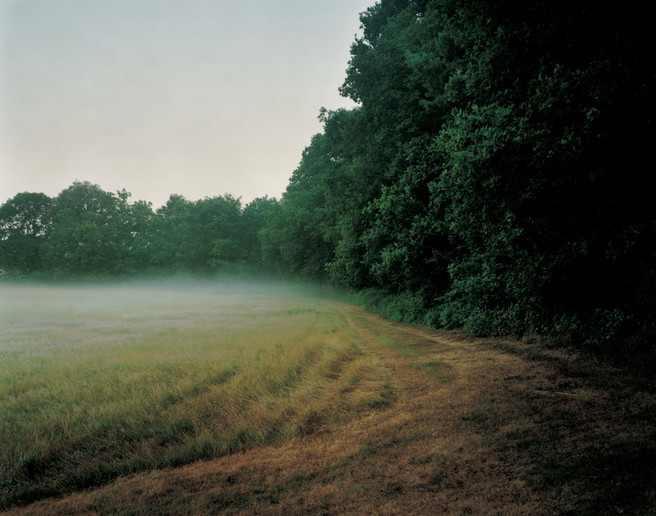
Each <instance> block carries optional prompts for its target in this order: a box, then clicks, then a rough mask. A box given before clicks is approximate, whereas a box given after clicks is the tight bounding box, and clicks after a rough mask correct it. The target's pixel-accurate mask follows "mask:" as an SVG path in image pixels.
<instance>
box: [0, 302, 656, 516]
mask: <svg viewBox="0 0 656 516" xmlns="http://www.w3.org/2000/svg"><path fill="white" fill-rule="evenodd" d="M319 307H320V308H318V309H317V313H319V312H320V313H322V314H324V315H323V317H326V316H329V318H332V321H333V323H332V327H334V326H335V324H334V323H335V321H342V323H343V325H342V326H341V327H340V329H339V333H340V334H341V335H342V336H343V337H344V336H346V335H348V336H349V339H348V341H349V344H348V346H347V348H346V349H347V350H345V351H344V354H341V355H340V354H339V353H332V352H331V353H329V358H327V359H325V360H323V361H320V362H317V363H318V364H319V363H320V364H321V365H319V366H318V367H316V368H315V371H316V373H315V374H314V375H313V376H314V377H315V378H322V381H321V382H319V383H320V387H317V384H315V383H314V381H313V382H308V383H305V384H303V382H300V383H299V385H305V388H303V387H298V388H295V389H293V390H292V391H290V394H289V395H287V396H283V398H285V401H281V399H280V398H281V396H280V393H277V394H276V393H275V392H274V393H273V394H272V395H271V396H270V397H264V398H263V399H262V400H260V401H258V402H256V403H253V402H252V401H249V399H250V398H249V395H247V394H244V395H243V397H242V398H241V402H243V403H246V404H247V405H248V406H249V407H251V408H250V409H249V410H247V411H246V412H242V414H243V418H244V419H243V423H244V424H246V423H248V422H249V421H251V422H252V421H256V422H257V424H256V425H255V426H254V427H253V428H260V427H266V425H270V426H269V428H285V427H286V425H287V428H289V425H290V422H292V423H291V424H292V425H296V426H294V427H293V428H295V430H292V431H285V432H283V435H282V436H280V438H279V439H278V440H275V441H274V442H270V443H266V442H263V441H253V442H250V443H247V444H246V445H244V446H243V447H241V448H240V449H239V451H236V452H233V453H230V454H229V455H225V456H221V457H218V458H215V459H212V460H202V461H196V462H192V463H190V464H187V465H184V466H181V467H164V468H160V469H153V470H150V471H144V472H137V473H133V474H128V475H124V476H121V477H120V478H118V479H117V480H115V481H113V482H111V483H108V484H107V485H104V486H102V487H100V488H97V489H93V490H87V491H82V492H78V493H74V494H70V495H68V496H65V497H63V498H59V499H47V500H42V501H39V502H37V503H35V504H33V505H30V506H26V507H22V508H13V509H11V510H10V511H9V512H10V513H17V514H81V513H91V514H94V513H95V514H112V513H119V514H152V513H156V514H215V513H224V514H335V513H338V514H442V513H446V514H503V515H513V514H654V513H655V511H654V507H656V439H654V437H655V436H656V394H655V391H654V386H653V384H648V383H646V382H645V381H643V380H639V379H636V378H633V377H631V376H630V375H629V374H627V373H626V372H623V371H619V370H616V369H613V368H611V367H608V366H605V365H603V364H599V363H596V362H595V361H593V360H591V359H587V358H585V357H582V356H577V355H575V354H568V353H565V352H563V351H557V350H547V349H537V348H536V347H535V346H534V345H531V344H527V343H522V342H511V341H504V340H481V339H473V338H469V337H468V336H465V335H462V334H459V333H457V332H439V331H430V330H425V329H418V328H411V327H407V326H404V325H399V324H394V323H390V322H388V321H385V320H383V319H381V318H379V317H376V316H374V315H372V314H369V313H367V312H365V311H363V310H362V309H359V308H356V307H352V306H348V305H343V304H338V303H328V302H323V303H321V304H320V305H319ZM317 313H315V312H307V313H304V314H299V315H301V316H303V317H306V316H308V317H309V318H310V320H311V318H312V317H315V316H317ZM340 314H341V315H340ZM299 321H301V320H300V319H297V320H296V322H299ZM308 322H309V320H305V322H304V323H303V324H307V323H308ZM307 328H308V331H307V332H306V333H304V334H303V332H302V331H301V334H303V335H304V336H305V337H304V338H305V339H311V338H313V336H316V333H315V332H316V331H317V327H316V326H312V325H311V324H310V325H309V326H307ZM333 329H334V328H333ZM297 330H298V331H300V330H299V328H298V327H297ZM332 334H333V333H331V332H330V331H328V332H326V335H332ZM301 340H303V339H300V340H299V341H297V342H301ZM333 345H334V343H333ZM285 353H298V355H296V357H295V358H294V359H293V360H292V362H293V363H298V362H299V361H301V362H302V358H301V357H303V356H305V355H304V353H303V352H302V351H299V350H296V347H294V348H293V349H292V348H288V349H287V350H286V351H285ZM265 364H266V362H262V368H261V369H258V370H257V374H254V375H253V376H252V380H251V381H255V378H257V377H258V376H261V375H262V374H265V373H266V369H267V366H266V365H265ZM251 388H252V387H249V384H248V383H244V384H241V385H239V384H235V391H234V396H235V397H237V398H239V392H253V391H252V390H249V389H251ZM272 414H278V417H277V418H276V417H274V418H273V419H270V418H271V417H272ZM268 418H269V419H268Z"/></svg>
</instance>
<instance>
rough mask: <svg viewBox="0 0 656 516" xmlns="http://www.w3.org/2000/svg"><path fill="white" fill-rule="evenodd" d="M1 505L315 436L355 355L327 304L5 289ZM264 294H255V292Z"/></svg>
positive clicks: (200, 290)
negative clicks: (339, 376) (339, 371)
mask: <svg viewBox="0 0 656 516" xmlns="http://www.w3.org/2000/svg"><path fill="white" fill-rule="evenodd" d="M0 289H1V290H0V292H1V297H0V298H1V299H2V306H1V310H2V326H1V329H0V343H1V344H0V466H1V470H0V489H1V490H0V493H1V494H0V504H1V505H0V507H1V506H7V505H10V504H16V503H25V502H29V501H33V500H36V499H39V498H43V497H45V496H53V495H58V494H61V493H65V492H70V491H73V490H76V489H81V488H86V487H89V486H96V485H100V484H102V483H104V482H107V481H108V480H111V479H112V478H115V477H117V476H119V475H125V474H129V473H134V472H136V471H142V470H146V469H154V468H162V467H165V466H175V465H179V464H185V463H188V462H190V461H193V460H195V459H200V458H207V457H213V456H220V455H225V454H228V453H233V452H235V451H238V450H242V449H244V448H246V447H248V446H252V445H254V444H262V443H268V442H272V441H275V440H278V439H281V438H284V437H289V436H291V435H302V434H305V433H308V432H310V431H312V429H313V428H314V427H315V426H316V425H318V424H319V423H320V422H321V421H327V420H330V419H339V418H343V417H346V414H347V413H348V412H349V411H353V410H356V411H357V410H358V407H359V406H362V407H366V406H367V404H368V403H372V400H373V402H375V401H376V400H377V399H378V397H377V396H378V393H379V392H382V390H383V388H384V386H383V383H384V382H383V381H380V382H378V383H377V382H372V383H371V384H370V386H369V387H370V389H369V391H368V392H367V393H365V395H364V396H363V398H362V399H359V400H349V399H347V398H342V400H341V402H340V403H333V400H334V397H335V395H336V393H337V392H339V391H340V390H348V389H349V382H360V381H361V380H362V379H363V378H365V377H366V376H367V375H368V374H371V373H372V372H373V373H375V371H371V372H368V371H364V370H361V371H358V372H357V375H356V374H355V372H354V374H352V375H351V376H349V377H348V378H345V379H343V381H342V382H335V381H334V380H335V371H336V370H337V369H339V368H342V367H343V366H344V364H346V363H348V362H349V361H351V360H352V359H353V358H354V357H355V356H357V354H358V353H359V346H358V339H357V338H356V337H355V336H354V335H353V333H352V332H351V331H350V330H349V328H348V327H347V325H346V324H345V322H344V319H343V317H342V316H341V315H340V314H339V312H337V311H336V310H334V309H330V308H327V307H325V306H324V305H323V304H322V302H321V301H320V300H319V299H318V298H316V297H311V296H308V295H303V294H302V293H301V292H299V291H289V290H287V289H285V290H283V289H280V288H278V289H276V288H274V289H273V290H269V291H268V293H267V289H266V288H264V289H261V288H254V287H248V286H238V287H236V286H235V285H231V286H227V285H219V284H212V285H209V286H208V285H202V284H200V283H195V284H176V283H169V284H145V283H143V284H132V285H122V286H116V287H107V286H103V287H98V286H95V287H94V286H88V287H80V286H77V287H67V288H66V287H65V288H62V287H43V286H17V285H2V286H0ZM262 292H263V293H262Z"/></svg>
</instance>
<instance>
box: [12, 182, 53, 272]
mask: <svg viewBox="0 0 656 516" xmlns="http://www.w3.org/2000/svg"><path fill="white" fill-rule="evenodd" d="M51 203H52V199H50V198H49V197H48V196H47V195H45V194H42V193H28V192H23V193H19V194H17V195H15V196H14V197H13V198H12V199H9V200H8V201H7V202H6V203H4V204H3V205H2V206H0V269H2V271H4V272H5V273H11V272H23V271H25V272H32V271H36V270H39V269H40V268H41V266H42V262H41V254H40V252H39V248H40V247H41V244H42V243H43V241H44V238H45V235H46V233H47V231H48V229H49V227H50V224H51V220H50V205H51Z"/></svg>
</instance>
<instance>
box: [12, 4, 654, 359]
mask: <svg viewBox="0 0 656 516" xmlns="http://www.w3.org/2000/svg"><path fill="white" fill-rule="evenodd" d="M654 11H655V8H654V5H653V3H652V2H646V1H637V2H617V3H614V4H610V5H609V4H602V3H599V2H594V1H592V0H569V1H567V2H565V1H560V0H557V1H553V0H552V1H546V0H538V1H535V2H520V1H516V0H515V1H513V0H500V1H497V2H487V1H482V0H381V1H379V2H377V3H375V4H374V5H373V6H372V7H370V8H368V9H367V10H366V11H365V12H363V13H362V14H361V17H360V20H361V29H362V34H361V36H359V37H356V39H355V41H354V42H353V43H352V45H351V58H350V61H349V63H348V67H347V69H346V74H345V80H344V83H343V84H342V85H341V87H340V92H341V93H342V95H344V96H345V97H348V98H351V99H352V100H354V101H355V102H356V103H357V106H358V107H356V108H354V109H349V110H346V109H341V110H337V111H329V110H326V109H321V111H320V113H319V118H320V120H321V122H322V124H323V131H322V132H321V133H319V134H316V135H315V136H314V137H313V138H312V140H311V142H310V143H309V145H308V146H307V148H305V150H304V151H303V152H302V156H301V157H300V163H299V165H298V167H297V168H296V170H294V171H293V174H292V175H291V178H290V181H289V184H288V186H287V188H286V190H285V192H284V193H283V194H282V196H281V198H280V199H276V198H270V197H263V198H258V199H255V200H253V201H251V202H249V203H248V204H246V205H243V204H242V202H241V200H240V199H239V198H238V197H234V196H232V195H229V194H225V195H220V196H215V197H207V198H205V199H201V200H198V201H189V200H187V199H185V198H184V197H182V196H179V195H175V194H174V195H171V196H170V198H169V200H168V202H167V203H166V204H165V205H164V206H162V207H161V208H158V209H156V210H153V209H152V206H151V205H150V204H148V203H146V202H144V201H139V200H137V201H132V200H131V196H130V194H129V193H128V192H127V191H125V190H122V191H118V192H106V191H104V190H102V189H101V188H100V187H99V186H97V185H94V184H91V183H89V182H84V181H78V182H75V183H74V184H72V185H71V186H69V187H68V188H66V189H65V190H63V191H62V192H61V193H60V194H59V195H57V196H56V197H54V198H51V197H48V196H47V195H45V194H42V193H30V192H23V193H19V194H17V195H16V196H15V197H13V198H12V199H9V200H7V201H6V202H5V203H4V204H3V205H2V206H1V207H0V269H1V272H2V275H3V276H4V277H16V276H18V277H25V276H27V277H35V278H55V279H57V278H70V277H74V276H79V275H86V276H93V277H105V276H107V277H110V276H116V275H119V276H120V275H135V274H144V273H146V274H148V273H150V274H168V273H171V272H178V271H185V272H191V273H195V274H202V275H219V274H220V275H246V274H259V273H267V274H276V275H278V276H280V277H285V278H288V277H293V278H303V279H307V280H311V281H315V282H318V283H325V284H332V285H337V286H340V287H345V288H348V289H350V290H352V291H353V292H356V293H357V299H358V300H359V302H360V303H362V304H364V305H365V306H367V307H369V308H371V309H373V310H375V311H378V312H380V313H381V314H383V315H385V316H387V317H390V318H393V319H395V320H402V321H406V322H411V323H416V324H422V325H427V326H431V327H437V328H460V329H463V330H465V331H468V332H472V333H474V334H476V335H539V336H546V337H549V338H553V339H555V341H557V342H559V343H561V344H564V345H574V346H578V347H581V348H584V349H587V350H590V351H593V352H597V353H602V354H607V355H610V356H613V357H615V358H617V359H621V360H632V359H634V358H635V357H644V356H645V355H646V354H647V355H651V356H653V354H654V353H655V352H656V176H655V175H654V171H653V163H652V159H653V158H652V148H653V142H654V141H655V136H656V135H655V131H654V107H655V99H656V96H655V95H654V92H655V87H656V68H655V67H654V62H656V61H655V59H654V57H655V56H654V51H653V48H652V45H651V44H650V43H651V41H650V40H651V39H652V37H651V35H652V32H653V28H652V26H651V25H652V24H653V20H654V19H655V17H654V14H655V12H654ZM290 172H291V171H290ZM652 363H653V362H652Z"/></svg>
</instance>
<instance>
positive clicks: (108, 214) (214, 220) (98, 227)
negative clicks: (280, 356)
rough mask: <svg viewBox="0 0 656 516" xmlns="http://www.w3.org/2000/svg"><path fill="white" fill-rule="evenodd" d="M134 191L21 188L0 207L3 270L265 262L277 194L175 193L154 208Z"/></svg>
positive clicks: (131, 269) (115, 271)
mask: <svg viewBox="0 0 656 516" xmlns="http://www.w3.org/2000/svg"><path fill="white" fill-rule="evenodd" d="M130 197H131V196H130V194H129V193H128V192H126V191H125V190H122V191H118V192H115V193H113V192H107V191H104V190H103V189H102V188H100V187H99V186H98V185H95V184H92V183H89V182H86V181H84V182H80V181H76V182H74V183H73V184H72V185H71V186H70V187H68V188H66V189H65V190H63V191H62V192H61V193H60V194H59V195H57V196H56V197H55V198H50V197H48V196H47V195H45V194H42V193H29V192H23V193H19V194H17V195H16V196H14V197H13V198H12V199H10V200H8V201H7V202H6V203H5V204H3V205H2V206H0V268H1V269H2V271H3V273H4V274H5V275H8V276H15V275H26V274H32V275H35V274H36V275H37V276H40V277H50V278H67V277H74V276H79V275H87V276H91V277H102V276H115V275H131V274H137V273H140V274H144V273H156V274H165V273H173V272H187V273H195V274H210V273H213V274H217V273H219V274H235V273H243V272H246V271H250V270H254V269H258V270H259V269H261V268H263V263H262V259H261V252H260V245H259V241H258V236H257V234H258V232H259V231H260V229H261V228H262V227H263V226H264V224H265V222H266V220H267V216H268V212H269V211H270V210H271V207H272V206H273V205H275V204H276V202H277V201H276V200H275V199H269V198H268V197H263V198H257V199H255V200H253V201H252V202H250V203H248V204H247V205H246V206H242V203H241V201H240V200H239V199H237V198H235V197H233V196H232V195H223V196H217V197H207V198H205V199H201V200H198V201H189V200H187V199H185V198H184V197H182V196H180V195H176V194H173V195H171V196H170V197H169V199H168V201H167V202H166V204H165V205H164V206H162V207H161V208H159V209H157V210H153V209H152V207H151V205H150V203H146V202H145V201H136V202H130Z"/></svg>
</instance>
